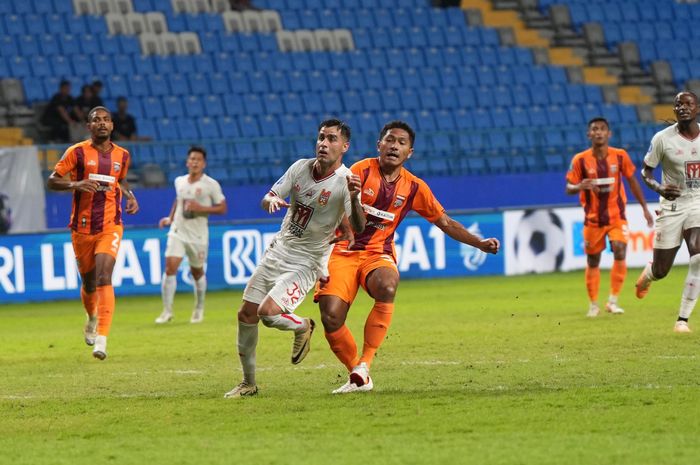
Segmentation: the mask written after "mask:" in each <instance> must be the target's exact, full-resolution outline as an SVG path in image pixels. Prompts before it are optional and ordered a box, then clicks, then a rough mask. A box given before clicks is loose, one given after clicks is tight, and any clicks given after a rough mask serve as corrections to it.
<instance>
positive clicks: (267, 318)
mask: <svg viewBox="0 0 700 465" xmlns="http://www.w3.org/2000/svg"><path fill="white" fill-rule="evenodd" d="M258 317H260V321H262V324H264V325H265V326H267V327H268V328H272V325H273V324H274V322H275V318H273V317H272V315H260V313H258Z"/></svg>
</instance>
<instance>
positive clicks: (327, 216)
mask: <svg viewBox="0 0 700 465" xmlns="http://www.w3.org/2000/svg"><path fill="white" fill-rule="evenodd" d="M349 147H350V128H349V127H348V126H347V125H346V124H345V123H344V122H342V121H339V120H334V119H331V120H327V121H324V122H322V123H321V125H320V126H319V128H318V137H317V139H316V158H315V159H314V158H309V159H302V160H299V161H297V162H295V163H294V164H293V165H292V166H291V167H290V168H289V169H288V170H287V172H286V173H285V174H284V175H283V176H282V177H281V178H280V179H279V180H278V181H277V182H276V183H275V185H274V186H272V189H270V192H269V193H268V194H267V195H265V197H263V200H262V208H263V209H264V210H266V211H268V212H269V213H274V212H277V211H279V210H280V209H281V208H287V207H289V210H288V211H287V214H286V215H285V216H284V219H283V221H282V227H281V229H280V231H279V233H277V235H276V236H275V238H274V239H273V241H272V243H271V244H270V246H269V247H268V248H267V250H266V251H265V254H264V256H263V258H262V261H261V262H260V264H259V265H258V267H257V269H256V270H255V272H254V273H253V276H252V277H251V278H250V281H249V282H248V285H247V286H246V288H245V291H244V292H243V304H242V305H241V307H240V310H239V311H238V355H239V357H240V360H241V367H242V369H243V381H242V382H241V383H240V384H239V385H238V386H236V387H234V388H233V389H232V390H231V391H229V392H227V393H226V394H225V396H224V397H227V398H239V397H242V396H251V395H255V394H256V393H257V392H258V388H257V385H256V380H255V369H256V363H255V350H256V346H257V343H258V321H259V320H262V322H263V324H264V325H265V326H268V327H270V328H277V329H279V330H282V331H294V346H293V348H292V363H294V364H297V363H300V362H301V361H302V360H303V359H304V357H306V354H307V353H308V351H309V347H310V346H309V344H310V340H311V335H312V333H313V330H314V322H313V320H311V319H309V318H301V317H298V316H296V315H295V314H294V311H295V310H296V308H297V307H298V306H299V305H300V304H301V302H302V301H303V300H304V298H305V297H306V293H307V292H308V291H309V289H311V288H312V287H313V285H314V283H315V282H316V280H317V279H318V278H319V277H322V276H325V275H326V273H325V267H326V263H327V261H328V255H329V254H330V249H331V246H330V245H329V244H331V243H333V242H334V241H335V240H336V239H333V237H334V234H335V230H336V228H337V226H338V224H339V223H340V221H341V220H342V219H343V217H344V216H345V215H347V216H348V217H349V218H350V222H351V223H352V228H353V229H354V230H355V231H357V232H362V231H363V230H364V227H365V221H366V220H365V216H364V214H363V212H362V206H361V205H360V202H359V193H360V180H359V178H358V177H357V176H353V175H352V173H351V172H350V170H348V169H347V168H346V167H345V165H343V164H342V158H343V154H345V152H347V150H348V148H349ZM288 196H289V202H287V201H286V200H285V198H287V197H288Z"/></svg>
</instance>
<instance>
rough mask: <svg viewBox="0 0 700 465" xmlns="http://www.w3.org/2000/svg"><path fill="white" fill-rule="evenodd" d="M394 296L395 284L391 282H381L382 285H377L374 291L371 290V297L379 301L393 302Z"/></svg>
mask: <svg viewBox="0 0 700 465" xmlns="http://www.w3.org/2000/svg"><path fill="white" fill-rule="evenodd" d="M395 296H396V285H394V284H392V283H382V285H380V286H377V289H375V291H374V292H372V297H374V299H375V300H378V301H380V302H393V301H394V297H395Z"/></svg>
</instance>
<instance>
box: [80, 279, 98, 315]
mask: <svg viewBox="0 0 700 465" xmlns="http://www.w3.org/2000/svg"><path fill="white" fill-rule="evenodd" d="M80 300H82V301H83V307H85V313H87V314H88V316H90V317H93V316H95V315H96V314H97V292H94V291H93V292H87V291H86V290H85V288H84V287H83V286H80Z"/></svg>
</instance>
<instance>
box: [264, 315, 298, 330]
mask: <svg viewBox="0 0 700 465" xmlns="http://www.w3.org/2000/svg"><path fill="white" fill-rule="evenodd" d="M260 321H262V322H263V324H264V325H265V326H267V327H268V328H277V329H279V330H280V331H298V330H301V329H303V328H305V325H304V319H303V318H299V317H298V316H296V315H294V314H292V313H282V314H281V315H264V316H261V317H260Z"/></svg>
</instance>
